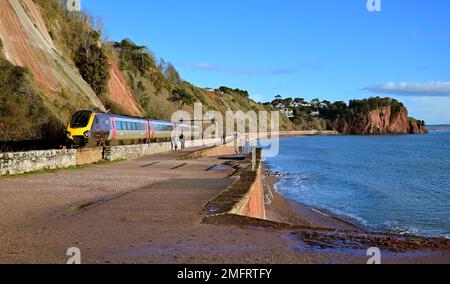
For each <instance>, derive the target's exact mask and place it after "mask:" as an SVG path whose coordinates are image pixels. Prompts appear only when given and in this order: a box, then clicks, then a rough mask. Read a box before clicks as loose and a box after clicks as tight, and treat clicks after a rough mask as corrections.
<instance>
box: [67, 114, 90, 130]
mask: <svg viewBox="0 0 450 284" xmlns="http://www.w3.org/2000/svg"><path fill="white" fill-rule="evenodd" d="M90 118H91V113H90V112H88V111H82V112H78V113H76V114H75V115H74V116H73V118H72V121H71V123H70V126H71V127H72V128H84V127H86V126H88V124H89V119H90Z"/></svg>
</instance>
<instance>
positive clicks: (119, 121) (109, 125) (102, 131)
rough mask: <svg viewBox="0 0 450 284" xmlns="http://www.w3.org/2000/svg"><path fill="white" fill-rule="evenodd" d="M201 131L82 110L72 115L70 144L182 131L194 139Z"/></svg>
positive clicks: (165, 137)
mask: <svg viewBox="0 0 450 284" xmlns="http://www.w3.org/2000/svg"><path fill="white" fill-rule="evenodd" d="M198 132H199V131H198V127H193V126H190V125H186V124H180V123H172V122H168V121H161V120H152V119H146V118H140V117H130V116H122V115H113V114H105V113H99V112H94V111H79V112H77V113H75V114H74V115H73V116H72V118H71V120H70V122H69V124H68V126H67V130H66V136H67V144H68V146H69V147H95V146H113V145H131V144H142V143H144V144H145V143H152V142H163V141H170V140H171V138H172V137H173V136H180V135H183V136H184V137H185V139H186V140H190V139H192V138H193V137H195V136H196V135H197V134H198Z"/></svg>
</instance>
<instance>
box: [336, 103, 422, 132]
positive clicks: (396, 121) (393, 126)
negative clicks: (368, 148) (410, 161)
mask: <svg viewBox="0 0 450 284" xmlns="http://www.w3.org/2000/svg"><path fill="white" fill-rule="evenodd" d="M335 128H336V130H337V131H339V132H340V133H342V134H346V135H351V134H354V135H376V134H425V133H427V132H428V131H427V129H426V127H425V122H423V121H417V120H415V119H410V118H409V117H408V110H407V109H406V108H405V107H400V109H397V110H395V109H394V108H393V107H392V106H386V107H381V108H379V109H376V110H372V111H369V112H366V113H359V114H355V115H350V116H347V117H340V118H338V119H337V120H336V122H335Z"/></svg>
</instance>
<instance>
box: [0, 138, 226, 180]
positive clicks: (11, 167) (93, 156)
mask: <svg viewBox="0 0 450 284" xmlns="http://www.w3.org/2000/svg"><path fill="white" fill-rule="evenodd" d="M219 143H221V140H220V139H209V140H203V141H201V140H200V141H187V142H186V148H192V147H201V146H214V144H219ZM170 151H172V145H171V143H154V144H141V145H129V146H114V147H105V148H102V147H98V148H88V149H79V150H50V151H30V152H18V153H0V176H5V175H16V174H23V173H30V172H36V171H40V170H50V169H62V168H68V167H71V166H81V165H86V164H92V163H96V162H99V161H102V160H106V161H116V160H122V159H124V160H126V159H136V158H140V157H143V156H146V155H152V154H158V153H165V152H170Z"/></svg>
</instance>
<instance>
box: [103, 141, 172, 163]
mask: <svg viewBox="0 0 450 284" xmlns="http://www.w3.org/2000/svg"><path fill="white" fill-rule="evenodd" d="M171 150H172V146H171V144H170V143H155V144H140V145H128V146H113V147H105V151H104V154H103V159H104V160H107V161H116V160H121V159H137V158H139V157H143V156H145V155H151V154H158V153H164V152H170V151H171Z"/></svg>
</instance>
